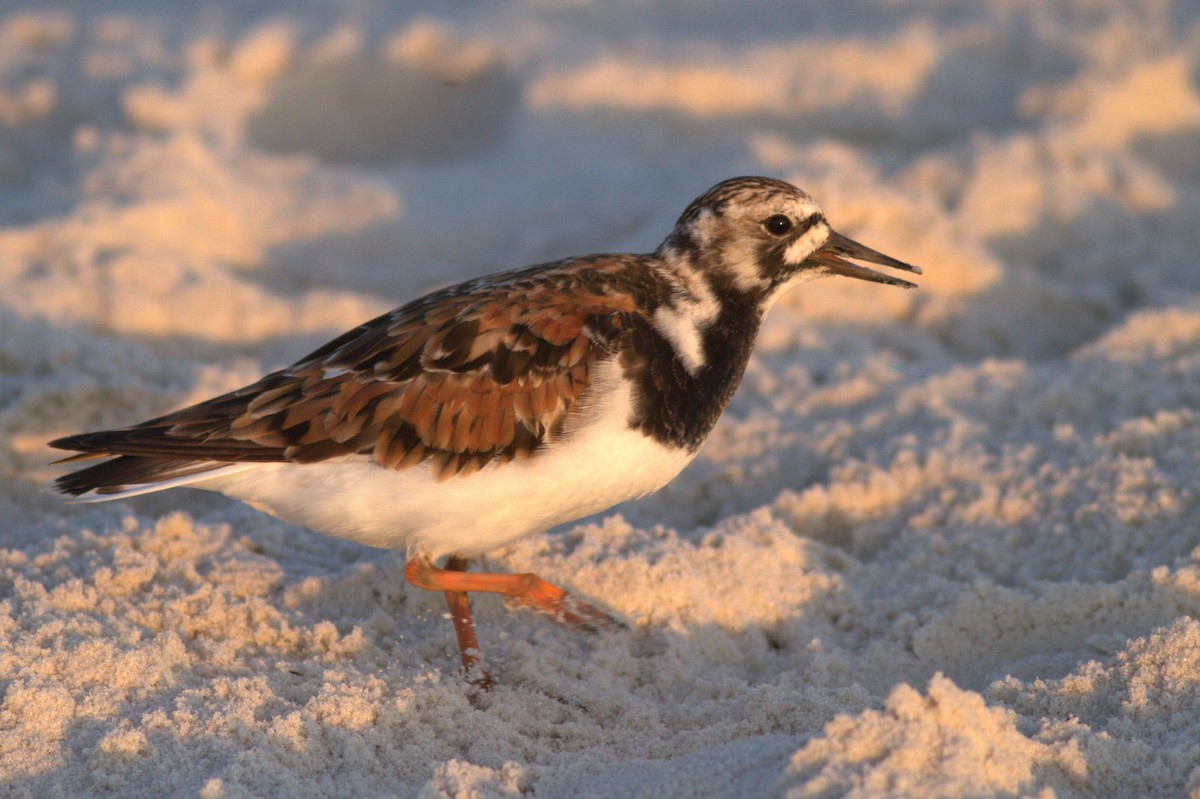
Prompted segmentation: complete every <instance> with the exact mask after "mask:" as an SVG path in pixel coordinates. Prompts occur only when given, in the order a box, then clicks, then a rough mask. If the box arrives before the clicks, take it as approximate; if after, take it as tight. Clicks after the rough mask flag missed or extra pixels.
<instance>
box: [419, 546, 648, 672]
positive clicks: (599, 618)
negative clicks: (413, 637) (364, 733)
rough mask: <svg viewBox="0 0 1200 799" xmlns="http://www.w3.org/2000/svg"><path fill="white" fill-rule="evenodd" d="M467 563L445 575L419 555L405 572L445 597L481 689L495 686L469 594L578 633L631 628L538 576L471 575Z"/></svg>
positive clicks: (453, 565) (455, 563)
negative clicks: (500, 600) (501, 601)
mask: <svg viewBox="0 0 1200 799" xmlns="http://www.w3.org/2000/svg"><path fill="white" fill-rule="evenodd" d="M466 568H467V559H466V558H462V557H459V556H457V555H452V556H450V557H449V558H447V559H446V566H445V568H443V569H439V568H438V567H437V566H434V565H433V562H432V561H431V560H429V558H427V557H424V556H423V555H418V556H416V557H413V558H412V559H410V560H409V561H408V563H407V565H405V567H404V576H405V578H406V579H407V580H408V581H409V582H410V583H412V584H413V585H415V586H417V587H418V588H424V589H425V590H427V591H442V592H443V593H445V594H446V604H447V605H448V606H449V608H450V617H451V619H453V621H454V632H455V633H456V634H457V636H458V648H459V651H460V653H461V655H462V663H463V668H464V669H465V670H466V672H467V678H468V679H469V680H470V681H471V682H472V683H474V684H475V685H478V686H479V687H481V688H484V689H487V688H490V687H491V686H492V685H494V684H495V681H494V680H493V679H492V677H491V675H489V674H488V673H487V670H486V669H484V668H483V665H482V661H481V658H480V652H479V639H478V638H477V637H476V636H475V622H474V621H473V620H472V618H471V606H470V603H469V602H468V599H467V594H468V593H487V594H500V595H501V596H503V597H505V598H506V599H510V600H512V601H513V602H516V603H517V604H519V605H523V606H525V607H528V608H532V609H533V610H536V611H538V612H539V613H542V614H544V615H546V616H549V617H550V618H551V619H553V620H554V621H556V622H558V623H559V624H564V625H566V626H568V627H575V628H578V629H581V630H586V631H587V632H593V633H594V632H599V631H600V630H605V629H608V630H615V629H625V624H624V623H622V622H621V621H619V620H618V619H616V618H614V617H613V616H611V615H609V614H608V613H605V612H604V611H602V610H599V609H598V608H595V607H592V606H591V605H589V604H588V603H586V602H584V601H583V600H580V599H576V598H575V597H573V596H571V595H570V594H568V593H567V592H566V591H564V590H563V589H561V588H559V587H558V586H557V585H552V584H550V583H548V582H546V581H545V580H543V579H542V578H540V577H538V576H537V575H536V574H490V573H476V574H470V573H468V572H467V571H466Z"/></svg>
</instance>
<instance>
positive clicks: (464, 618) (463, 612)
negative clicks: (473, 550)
mask: <svg viewBox="0 0 1200 799" xmlns="http://www.w3.org/2000/svg"><path fill="white" fill-rule="evenodd" d="M430 566H431V568H432V564H430ZM466 570H467V559H466V558H460V557H459V556H458V555H451V556H450V557H448V558H446V567H445V569H444V571H445V572H465V571H466ZM439 571H443V570H439ZM405 576H408V569H407V567H406V568H405ZM409 582H412V578H411V577H409ZM413 584H414V585H416V583H413ZM421 587H422V588H424V586H421ZM445 593H446V606H447V607H448V608H450V620H451V621H453V622H454V634H455V635H457V636H458V651H459V653H460V654H461V655H462V664H463V671H464V672H466V675H467V679H468V680H470V681H471V682H473V683H475V684H476V685H478V686H479V687H480V688H483V689H485V690H486V689H488V688H491V687H492V686H493V685H494V684H495V681H494V680H493V679H492V675H490V674H488V671H487V669H485V668H484V667H483V662H482V660H481V659H480V654H481V653H480V651H479V639H478V638H476V637H475V621H474V620H473V619H472V618H471V600H470V599H468V598H467V593H466V592H465V591H446V592H445Z"/></svg>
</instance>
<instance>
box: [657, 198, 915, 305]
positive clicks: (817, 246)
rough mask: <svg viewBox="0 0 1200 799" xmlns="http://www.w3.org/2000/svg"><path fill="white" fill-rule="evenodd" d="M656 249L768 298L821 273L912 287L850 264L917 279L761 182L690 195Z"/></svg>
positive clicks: (716, 280)
mask: <svg viewBox="0 0 1200 799" xmlns="http://www.w3.org/2000/svg"><path fill="white" fill-rule="evenodd" d="M659 252H660V253H664V254H666V253H668V252H673V253H675V254H677V257H682V258H684V259H686V260H688V261H690V262H691V263H692V264H694V265H695V267H696V268H699V269H700V270H702V271H703V272H704V273H705V274H706V276H708V278H709V280H710V281H711V282H712V283H713V284H714V285H717V284H720V285H723V286H725V287H727V288H728V289H729V290H733V291H737V292H740V293H742V294H747V295H752V296H760V297H761V298H763V299H764V300H767V301H770V300H773V299H774V298H775V297H776V296H778V295H779V294H780V293H782V291H783V290H785V289H787V288H790V287H791V286H793V285H795V284H796V283H799V282H802V281H804V280H806V279H809V278H814V277H821V276H824V275H843V276H845V277H854V278H858V279H859V280H869V281H872V282H875V283H887V284H890V285H893V286H902V287H904V288H915V287H916V284H914V283H910V282H909V281H907V280H903V279H901V278H898V277H894V276H892V275H887V274H884V273H882V272H877V271H875V270H874V269H870V268H868V267H866V266H862V265H861V264H857V263H854V261H865V262H867V263H871V264H877V265H879V266H886V267H889V268H891V269H899V270H902V271H905V272H910V273H912V274H916V275H919V274H921V270H920V268H919V267H916V266H913V265H912V264H906V263H904V262H903V261H898V260H896V259H895V258H892V257H890V256H887V255H884V254H883V253H881V252H877V251H875V250H873V249H871V248H870V247H867V246H865V245H863V244H859V243H858V242H856V241H854V240H852V239H849V238H847V237H846V236H843V235H841V234H840V233H837V232H836V231H834V230H833V229H832V228H831V227H830V226H829V222H828V221H826V219H825V214H824V212H823V211H822V210H821V206H820V205H818V204H817V201H816V200H814V199H813V198H812V197H810V196H809V195H808V194H806V193H805V192H803V191H801V190H800V189H798V188H796V187H795V186H793V185H791V184H790V183H785V182H783V181H781V180H773V179H771V178H761V177H741V178H732V179H730V180H726V181H723V182H721V183H718V184H717V185H716V186H714V187H712V188H711V189H709V190H708V191H707V192H705V193H704V194H703V195H701V196H700V197H698V198H696V200H695V201H694V202H692V204H691V205H689V206H688V207H687V209H686V210H685V211H684V212H683V215H682V216H680V217H679V221H678V222H676V223H675V228H674V229H673V230H672V231H671V234H670V235H669V236H668V237H667V239H666V241H664V242H663V244H662V246H661V247H660V248H659ZM851 259H852V260H851Z"/></svg>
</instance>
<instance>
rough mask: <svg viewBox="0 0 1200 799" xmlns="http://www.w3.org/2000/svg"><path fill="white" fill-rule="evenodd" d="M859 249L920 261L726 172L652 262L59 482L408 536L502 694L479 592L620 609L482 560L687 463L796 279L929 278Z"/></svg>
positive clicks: (480, 296)
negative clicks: (481, 619) (481, 623)
mask: <svg viewBox="0 0 1200 799" xmlns="http://www.w3.org/2000/svg"><path fill="white" fill-rule="evenodd" d="M847 259H854V260H857V261H865V262H869V263H872V264H878V265H882V266H886V267H891V268H893V269H900V270H903V271H905V272H912V273H915V274H920V273H921V270H920V269H918V268H917V267H915V266H912V265H910V264H906V263H903V262H901V261H897V260H896V259H894V258H890V257H888V256H886V255H884V254H882V253H879V252H876V251H875V250H872V249H870V248H869V247H865V246H863V245H862V244H859V243H857V242H855V241H852V240H850V239H848V238H846V237H845V236H842V235H840V234H838V233H835V232H834V231H833V230H832V229H831V228H830V227H829V224H828V222H826V220H825V215H824V214H823V213H822V211H821V208H820V206H819V205H817V203H816V201H815V200H813V198H812V197H810V196H809V195H808V194H805V193H804V192H803V191H800V190H799V189H797V188H796V187H794V186H792V185H790V184H788V183H784V182H782V181H778V180H772V179H769V178H761V177H741V178H734V179H732V180H726V181H724V182H723V183H719V184H717V185H716V186H714V187H713V188H712V189H710V190H709V191H708V192H706V193H705V194H703V195H701V196H700V197H699V198H697V199H696V200H695V201H694V202H692V204H691V205H689V206H688V207H687V209H686V210H685V211H684V212H683V215H682V216H681V217H679V221H678V222H677V223H676V224H675V227H674V229H673V230H672V231H671V233H670V235H669V236H667V238H666V240H665V241H663V243H662V244H661V245H660V246H659V247H658V249H657V250H655V251H654V252H652V253H649V254H645V255H588V256H580V257H574V258H566V259H564V260H561V261H554V262H551V263H545V264H538V265H536V266H530V267H527V268H525V269H519V270H516V271H511V272H502V273H500V274H496V275H491V276H489V277H482V278H478V279H476V280H469V281H467V282H465V283H460V284H459V285H457V286H451V287H449V288H445V289H442V290H440V291H435V292H433V293H432V294H428V295H426V296H424V297H421V298H420V299H417V300H414V301H413V302H410V303H408V304H407V305H404V306H401V307H400V308H398V309H396V310H394V311H392V312H391V313H388V314H385V315H383V316H381V317H379V318H377V319H373V320H371V321H370V322H367V323H365V324H363V325H360V326H359V327H356V328H354V329H353V330H351V331H349V332H347V333H345V334H344V335H342V336H339V337H338V338H336V339H334V340H333V341H331V342H329V343H328V344H326V345H325V346H323V347H321V348H320V349H318V350H317V351H316V352H313V353H311V354H309V355H307V356H305V357H304V358H301V359H300V360H299V361H297V362H296V363H295V364H293V365H292V366H289V367H287V368H286V369H282V370H280V371H277V372H272V373H271V374H269V375H267V376H266V377H264V378H262V379H261V380H259V381H258V382H256V383H253V384H252V385H249V386H246V387H245V388H241V389H238V390H237V391H234V392H231V393H229V394H225V395H222V396H220V397H216V398H214V399H210V400H208V401H206V402H201V403H200V404H198V405H193V406H191V407H189V408H184V409H183V410H180V411H175V412H174V413H170V414H167V415H166V416H161V417H159V418H157V419H151V420H150V421H147V422H142V423H141V424H137V425H133V426H132V427H125V428H122V429H119V430H105V431H101V432H95V433H81V434H79V435H73V436H67V437H65V438H59V439H57V440H55V441H52V442H50V446H53V447H57V448H60V449H66V450H74V451H77V452H79V453H81V454H78V455H74V456H72V457H69V458H66V459H65V461H77V460H85V459H90V458H105V459H106V460H104V461H103V462H101V463H98V464H95V465H92V466H88V467H87V468H84V469H81V470H79V471H76V472H73V473H71V474H67V475H64V476H62V477H60V478H58V480H57V481H56V482H55V484H54V486H53V490H54V491H56V492H58V493H60V494H62V495H64V496H67V497H72V498H75V499H76V500H80V501H98V500H107V499H115V498H118V497H130V496H136V495H138V494H144V493H147V492H150V491H159V490H162V489H164V488H173V487H176V486H190V487H193V488H202V489H207V490H210V491H219V492H221V493H223V494H225V495H227V496H230V497H234V498H236V499H239V500H242V501H244V502H246V503H248V504H249V505H251V506H252V507H254V508H257V509H259V510H262V511H265V512H267V513H271V514H274V515H276V516H278V517H280V518H282V519H286V520H287V521H289V522H293V523H295V524H299V525H303V526H304V527H309V528H311V529H313V530H318V531H320V532H323V533H328V534H330V535H335V536H340V537H343V538H348V539H351V540H354V541H358V542H361V543H363V544H368V545H370V546H376V547H386V548H392V549H401V548H403V549H406V550H407V554H408V562H407V564H406V566H405V571H404V574H405V577H406V578H407V579H408V580H409V582H411V583H413V584H414V585H416V586H419V587H421V588H425V589H428V590H430V591H442V592H444V593H445V595H446V601H447V603H448V605H449V607H450V612H451V618H452V619H453V622H454V627H455V631H456V633H457V636H458V643H459V647H460V650H461V655H462V662H463V666H464V668H465V669H466V671H467V674H468V676H469V678H471V679H472V680H473V681H474V682H477V683H479V684H483V685H488V684H490V682H491V678H490V677H489V676H488V674H487V672H486V671H485V670H484V669H483V667H482V665H481V662H480V655H479V645H478V642H477V639H476V636H475V629H474V624H473V622H472V620H471V611H470V606H469V604H468V601H467V594H468V593H471V592H490V593H498V594H502V595H503V596H505V597H507V598H509V599H511V600H514V601H515V602H517V603H519V604H522V605H525V606H528V607H531V608H533V609H535V610H538V611H540V612H542V613H545V614H546V615H548V616H550V617H551V618H553V619H554V620H556V621H559V622H562V623H564V624H567V625H573V626H577V627H583V628H589V629H595V628H600V627H609V626H613V625H616V624H617V622H616V621H615V620H614V619H613V618H612V617H611V616H609V615H608V614H607V613H604V612H603V611H600V610H598V609H596V608H594V607H592V606H591V605H588V604H586V603H584V602H582V601H580V600H578V599H575V598H574V597H572V596H571V595H570V594H568V593H567V592H565V591H564V590H563V589H561V588H559V587H557V586H554V585H551V584H550V583H547V582H545V581H543V580H541V579H540V578H538V577H537V576H535V575H533V574H490V573H469V572H467V571H466V568H467V562H468V559H469V558H471V557H474V556H477V555H480V554H482V553H485V552H487V551H489V550H492V549H495V548H497V547H500V546H503V545H505V544H507V543H509V542H511V541H514V540H516V539H518V538H521V537H522V536H526V535H529V534H531V533H534V532H537V531H540V530H544V529H546V528H548V527H550V526H552V525H556V524H561V523H563V522H568V521H572V520H574V519H578V518H580V517H582V516H586V515H588V514H591V513H596V512H598V511H601V510H604V509H606V508H608V507H610V506H612V505H614V504H616V503H618V502H622V501H624V500H627V499H633V498H635V497H640V496H644V495H646V494H649V493H651V492H653V491H656V490H657V489H659V488H661V487H662V486H663V485H665V484H666V483H667V482H668V481H670V480H671V479H672V478H673V477H675V475H677V474H679V472H680V471H681V470H682V469H683V468H684V467H685V466H687V465H688V463H689V462H690V461H691V460H692V458H694V457H695V456H696V453H697V452H698V451H699V449H700V446H701V444H703V443H704V439H705V438H706V437H707V436H708V434H709V431H711V430H712V428H713V425H714V424H716V421H717V418H718V417H719V416H720V415H721V412H722V411H723V410H724V409H725V406H726V404H727V403H728V402H729V399H730V397H731V396H732V395H733V392H734V390H735V389H736V388H737V385H738V382H739V381H740V380H741V377H742V372H743V371H744V370H745V368H746V362H747V360H748V359H749V357H750V350H751V348H752V346H753V344H754V340H755V337H756V336H757V334H758V330H759V326H760V325H761V323H762V319H763V316H764V314H766V312H767V310H768V309H769V308H770V307H771V305H772V304H773V303H774V302H775V300H776V299H778V297H779V296H780V295H781V294H782V293H783V292H784V291H786V290H788V289H790V288H792V287H793V286H796V285H797V284H799V283H802V282H804V281H806V280H809V279H811V278H816V277H822V276H825V275H843V276H846V277H853V278H859V279H861V280H869V281H873V282H876V283H887V284H890V285H893V286H903V287H905V288H912V287H913V286H914V284H912V283H909V282H908V281H905V280H901V279H900V278H897V277H891V276H889V275H885V274H881V273H879V272H876V271H874V270H872V269H869V268H867V267H865V266H861V265H859V264H856V263H852V262H851V261H850V260H847ZM440 558H445V559H446V560H445V562H444V564H443V565H442V566H441V567H438V566H437V565H435V563H436V561H437V560H438V559H440Z"/></svg>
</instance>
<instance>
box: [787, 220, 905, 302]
mask: <svg viewBox="0 0 1200 799" xmlns="http://www.w3.org/2000/svg"><path fill="white" fill-rule="evenodd" d="M843 256H844V257H843ZM846 258H853V259H855V260H856V261H866V262H867V263H870V264H879V265H880V266H887V267H890V268H892V269H902V270H904V271H905V272H912V273H913V274H914V275H919V274H921V267H919V266H913V265H912V264H906V263H904V262H903V261H897V260H896V259H895V258H892V257H891V256H890V255H884V254H883V253H881V252H877V251H875V250H872V249H871V248H870V247H867V246H865V245H862V244H859V243H858V242H857V241H855V240H854V239H848V238H846V237H845V236H843V235H842V234H841V233H838V232H836V231H832V230H831V231H829V239H828V241H826V242H825V244H824V245H823V246H822V247H821V249H819V250H817V251H816V252H814V253H813V254H812V255H810V256H808V259H807V260H806V261H805V262H804V263H805V266H811V267H814V268H817V269H820V270H822V271H823V272H827V273H829V274H831V275H845V276H846V277H856V278H858V279H859V280H870V281H871V282H872V283H887V284H888V285H891V286H901V287H903V288H906V289H915V288H916V287H917V284H916V283H910V282H908V281H907V280H902V279H900V278H898V277H892V276H891V275H885V274H883V273H882V272H876V271H875V270H874V269H868V268H867V267H865V266H859V265H858V264H855V263H851V262H850V261H847V260H846Z"/></svg>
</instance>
